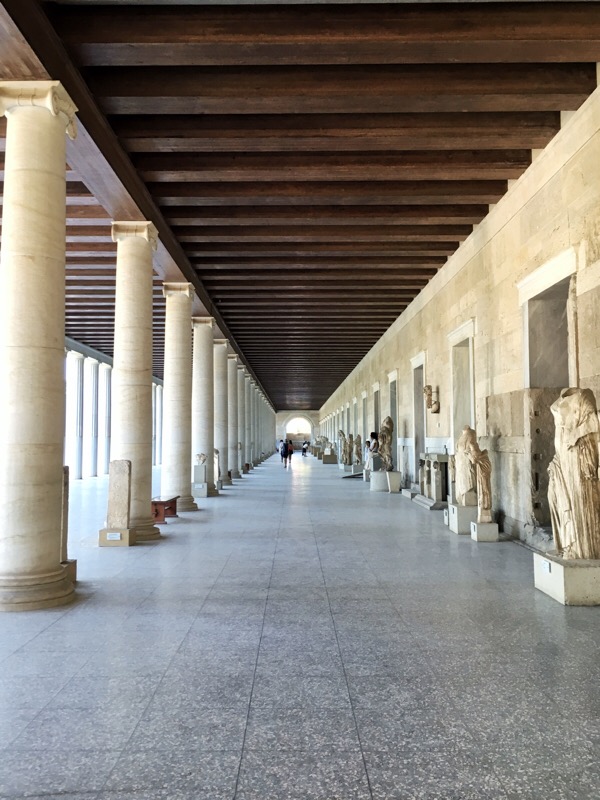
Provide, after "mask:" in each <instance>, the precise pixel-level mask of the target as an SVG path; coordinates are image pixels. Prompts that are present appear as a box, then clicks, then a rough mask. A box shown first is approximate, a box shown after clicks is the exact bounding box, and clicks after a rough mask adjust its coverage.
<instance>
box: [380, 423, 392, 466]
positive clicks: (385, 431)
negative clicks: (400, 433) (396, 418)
mask: <svg viewBox="0 0 600 800" xmlns="http://www.w3.org/2000/svg"><path fill="white" fill-rule="evenodd" d="M393 440H394V423H393V422H392V418H391V417H386V418H385V419H384V420H383V422H382V423H381V430H380V431H379V455H380V456H381V461H382V464H381V469H382V471H383V472H391V471H392V470H393V469H394V459H393V457H392V444H393Z"/></svg>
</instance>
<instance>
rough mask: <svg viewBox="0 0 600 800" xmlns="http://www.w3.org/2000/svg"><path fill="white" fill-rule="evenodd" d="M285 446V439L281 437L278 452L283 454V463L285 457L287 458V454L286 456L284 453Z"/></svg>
mask: <svg viewBox="0 0 600 800" xmlns="http://www.w3.org/2000/svg"><path fill="white" fill-rule="evenodd" d="M283 447H284V441H283V439H280V440H279V447H278V448H277V452H278V453H279V455H280V456H281V463H283V462H284V461H285V459H286V458H287V455H286V456H284V455H283Z"/></svg>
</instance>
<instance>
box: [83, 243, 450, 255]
mask: <svg viewBox="0 0 600 800" xmlns="http://www.w3.org/2000/svg"><path fill="white" fill-rule="evenodd" d="M458 244H459V243H458V241H456V242H402V243H396V242H373V243H370V242H364V243H362V244H361V245H359V244H358V243H355V244H353V243H352V242H348V243H344V242H336V243H329V242H312V243H311V242H306V243H303V242H297V243H294V242H283V243H282V244H279V243H278V242H247V243H241V244H234V243H229V242H217V243H211V244H207V245H206V246H205V247H204V248H203V249H202V250H195V249H191V248H190V250H189V252H188V255H189V257H190V259H194V258H211V257H215V258H218V257H220V256H224V255H227V256H229V257H232V256H240V257H242V258H244V257H246V256H253V257H255V258H256V257H264V258H272V257H276V258H281V257H285V258H292V259H298V258H304V257H306V256H308V257H310V258H312V257H314V256H326V255H329V256H333V257H337V258H344V257H345V256H349V257H353V258H360V257H364V258H373V257H375V256H378V255H379V256H394V255H396V256H412V255H415V256H449V255H451V254H452V253H454V251H455V250H456V248H457V247H458ZM95 246H96V247H100V245H95Z"/></svg>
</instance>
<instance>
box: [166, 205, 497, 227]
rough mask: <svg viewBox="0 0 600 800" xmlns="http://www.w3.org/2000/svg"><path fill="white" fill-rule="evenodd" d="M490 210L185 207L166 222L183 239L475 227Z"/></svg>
mask: <svg viewBox="0 0 600 800" xmlns="http://www.w3.org/2000/svg"><path fill="white" fill-rule="evenodd" d="M488 211H489V206H488V205H485V204H483V203H480V204H472V205H466V204H465V205H445V206H444V205H430V206H426V205H421V206H314V207H311V206H298V207H294V206H292V207H285V206H276V207H274V208H271V207H269V206H258V207H256V208H245V207H244V206H229V207H225V208H223V207H208V208H200V207H198V206H183V207H180V208H176V209H172V210H170V209H167V210H166V213H165V219H166V220H167V222H168V223H169V224H170V226H171V228H172V229H173V230H174V231H175V233H176V234H177V235H179V233H180V231H181V229H182V228H186V227H188V226H194V227H211V226H217V225H223V226H231V225H286V226H287V225H320V226H323V227H329V226H337V225H409V224H410V225H473V224H475V223H477V222H481V220H482V219H483V217H485V215H486V214H487V213H488Z"/></svg>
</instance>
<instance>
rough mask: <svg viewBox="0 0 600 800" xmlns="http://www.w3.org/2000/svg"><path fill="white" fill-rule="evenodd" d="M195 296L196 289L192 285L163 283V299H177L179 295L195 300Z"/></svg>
mask: <svg viewBox="0 0 600 800" xmlns="http://www.w3.org/2000/svg"><path fill="white" fill-rule="evenodd" d="M195 294H196V293H195V291H194V287H193V286H192V284H191V283H183V282H182V283H170V282H165V283H163V297H176V296H177V295H185V296H186V297H189V298H190V299H191V300H193V299H194V296H195Z"/></svg>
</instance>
